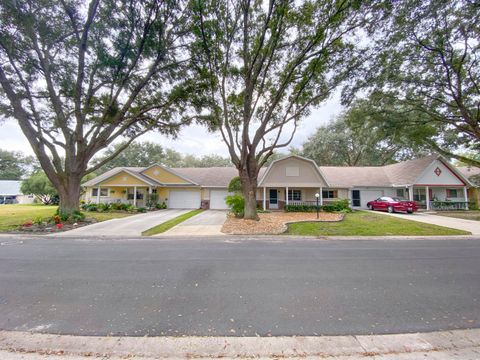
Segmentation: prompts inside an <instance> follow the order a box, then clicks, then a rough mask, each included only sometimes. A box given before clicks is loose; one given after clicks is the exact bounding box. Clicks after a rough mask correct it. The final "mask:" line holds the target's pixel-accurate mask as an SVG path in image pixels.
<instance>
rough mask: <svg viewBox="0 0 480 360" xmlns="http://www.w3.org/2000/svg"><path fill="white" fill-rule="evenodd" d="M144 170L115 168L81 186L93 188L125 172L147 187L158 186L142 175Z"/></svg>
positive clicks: (155, 182)
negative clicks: (147, 185)
mask: <svg viewBox="0 0 480 360" xmlns="http://www.w3.org/2000/svg"><path fill="white" fill-rule="evenodd" d="M144 169H145V168H143V167H116V168H113V169H111V170H108V171H107V172H105V173H103V174H102V175H99V176H97V177H96V178H93V179H91V180H89V181H87V182H85V183H83V184H82V186H95V185H97V184H99V183H101V182H103V181H105V180H108V179H110V178H111V177H113V176H115V175H117V174H119V173H121V172H123V171H124V172H126V173H127V174H130V175H132V176H134V177H136V178H137V179H139V180H140V181H143V182H145V183H147V184H149V185H152V186H156V185H160V184H159V183H158V182H157V181H155V180H153V179H151V178H149V177H147V176H145V175H143V174H142V173H141V172H142V171H143V170H144Z"/></svg>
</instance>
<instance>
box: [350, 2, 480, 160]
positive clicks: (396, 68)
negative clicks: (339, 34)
mask: <svg viewBox="0 0 480 360" xmlns="http://www.w3.org/2000/svg"><path fill="white" fill-rule="evenodd" d="M382 11H383V13H379V14H378V21H377V22H375V24H372V27H371V29H370V30H371V31H370V33H369V35H370V38H371V39H372V40H371V49H370V51H371V56H370V57H369V58H370V59H371V60H370V61H365V62H364V64H363V66H362V67H360V69H361V70H362V71H361V72H360V73H359V74H357V75H358V79H359V81H358V82H356V83H354V85H353V86H350V87H349V89H348V91H346V92H344V95H345V96H344V100H346V101H348V100H349V99H351V96H350V95H356V96H358V95H361V96H363V95H364V94H365V92H366V93H367V97H368V101H369V103H370V105H371V107H372V111H373V112H374V113H376V114H377V116H376V118H375V119H376V121H377V122H378V124H379V126H381V127H383V128H385V129H389V130H390V131H391V133H399V132H404V133H406V134H408V135H409V136H411V138H412V139H413V140H420V141H422V142H423V143H425V144H427V145H428V146H429V147H430V148H432V149H433V150H435V151H437V152H439V153H441V154H443V155H445V156H447V157H453V158H456V159H458V160H461V161H463V162H465V163H469V164H471V165H475V166H480V162H479V161H478V160H477V159H475V158H468V157H465V156H463V155H461V153H459V151H458V150H459V149H461V150H462V151H470V152H473V153H478V152H479V151H480V63H479V61H480V42H479V41H478V39H479V35H480V7H479V6H478V4H477V3H475V2H474V1H469V0H459V1H449V0H428V1H416V0H405V1H395V2H389V3H388V4H387V6H385V7H383V8H382ZM359 90H362V91H359Z"/></svg>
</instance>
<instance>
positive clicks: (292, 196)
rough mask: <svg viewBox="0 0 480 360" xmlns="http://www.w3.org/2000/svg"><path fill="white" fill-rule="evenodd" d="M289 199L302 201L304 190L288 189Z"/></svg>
mask: <svg viewBox="0 0 480 360" xmlns="http://www.w3.org/2000/svg"><path fill="white" fill-rule="evenodd" d="M296 195H298V196H296ZM288 201H302V190H300V189H288Z"/></svg>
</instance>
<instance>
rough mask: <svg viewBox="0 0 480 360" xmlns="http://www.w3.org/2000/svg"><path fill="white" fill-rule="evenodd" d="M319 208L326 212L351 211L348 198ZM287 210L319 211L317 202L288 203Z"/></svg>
mask: <svg viewBox="0 0 480 360" xmlns="http://www.w3.org/2000/svg"><path fill="white" fill-rule="evenodd" d="M319 210H322V211H325V212H337V211H342V212H351V211H352V209H350V205H349V201H348V199H343V200H336V201H332V202H329V203H327V204H324V205H322V206H319ZM285 211H286V212H315V211H317V205H315V204H288V205H285Z"/></svg>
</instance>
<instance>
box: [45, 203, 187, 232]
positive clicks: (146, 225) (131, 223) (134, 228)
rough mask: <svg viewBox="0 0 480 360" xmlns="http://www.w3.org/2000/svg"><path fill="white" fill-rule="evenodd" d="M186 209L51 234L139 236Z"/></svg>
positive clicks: (111, 221) (147, 214)
mask: <svg viewBox="0 0 480 360" xmlns="http://www.w3.org/2000/svg"><path fill="white" fill-rule="evenodd" d="M188 211H189V210H174V209H168V210H159V211H153V212H149V213H146V214H139V215H132V216H128V217H124V218H119V219H112V220H107V221H103V222H99V223H96V224H92V225H87V226H83V227H80V228H78V229H74V230H70V231H65V232H64V233H61V234H56V235H53V236H55V237H62V236H119V237H126V236H141V235H142V231H145V230H148V229H150V228H152V227H154V226H155V225H158V224H161V223H163V222H165V221H168V220H170V219H173V218H175V217H177V216H179V215H182V214H184V213H186V212H188Z"/></svg>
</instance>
